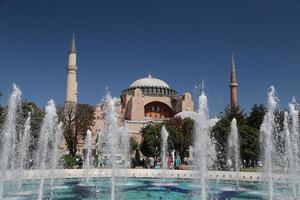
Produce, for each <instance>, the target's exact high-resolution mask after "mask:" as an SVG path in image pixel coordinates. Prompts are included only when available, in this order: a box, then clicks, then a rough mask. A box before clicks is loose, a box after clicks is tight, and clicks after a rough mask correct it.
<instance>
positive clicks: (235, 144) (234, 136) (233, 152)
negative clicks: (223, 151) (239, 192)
mask: <svg viewBox="0 0 300 200" xmlns="http://www.w3.org/2000/svg"><path fill="white" fill-rule="evenodd" d="M228 147H229V155H230V156H229V157H230V159H231V160H234V163H235V165H234V166H235V172H236V177H235V179H236V187H237V189H238V188H239V172H240V148H239V147H240V144H239V134H238V129H237V125H236V119H235V118H233V119H232V121H231V131H230V135H229V137H228Z"/></svg>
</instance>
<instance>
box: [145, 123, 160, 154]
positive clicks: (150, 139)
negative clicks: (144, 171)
mask: <svg viewBox="0 0 300 200" xmlns="http://www.w3.org/2000/svg"><path fill="white" fill-rule="evenodd" d="M161 127H162V125H161V124H151V125H148V126H146V127H144V128H143V129H142V130H141V134H142V136H143V140H142V143H141V151H142V153H143V154H144V155H145V156H152V157H154V156H159V154H160V150H161V135H160V131H161Z"/></svg>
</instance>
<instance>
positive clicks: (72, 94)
mask: <svg viewBox="0 0 300 200" xmlns="http://www.w3.org/2000/svg"><path fill="white" fill-rule="evenodd" d="M76 61H77V54H76V44H75V34H74V33H73V38H72V42H71V47H70V50H69V60H68V65H67V90H66V103H73V104H74V103H75V104H76V103H77V93H78V91H77V76H76V75H77V65H76Z"/></svg>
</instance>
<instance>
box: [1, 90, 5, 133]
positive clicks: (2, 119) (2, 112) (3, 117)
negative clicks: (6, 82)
mask: <svg viewBox="0 0 300 200" xmlns="http://www.w3.org/2000/svg"><path fill="white" fill-rule="evenodd" d="M1 96H2V93H1V92H0V97H1ZM4 121H5V107H3V106H2V105H1V104H0V136H1V132H2V127H3V124H4Z"/></svg>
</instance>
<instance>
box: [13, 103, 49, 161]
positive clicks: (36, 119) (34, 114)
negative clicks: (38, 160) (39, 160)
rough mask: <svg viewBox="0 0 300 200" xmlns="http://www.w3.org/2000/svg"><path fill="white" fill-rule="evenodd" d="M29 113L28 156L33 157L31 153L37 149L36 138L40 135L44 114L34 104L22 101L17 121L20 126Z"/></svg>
mask: <svg viewBox="0 0 300 200" xmlns="http://www.w3.org/2000/svg"><path fill="white" fill-rule="evenodd" d="M29 113H30V138H31V142H30V146H29V152H30V154H29V155H30V156H33V152H35V150H36V147H37V143H38V138H39V135H40V130H41V126H42V123H43V118H44V115H45V113H44V111H43V110H42V109H41V108H39V107H38V106H37V105H36V104H35V103H33V102H28V101H23V102H22V104H21V113H20V117H19V121H20V122H21V123H20V124H24V122H25V120H26V119H27V117H28V114H29ZM22 128H23V127H22Z"/></svg>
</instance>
